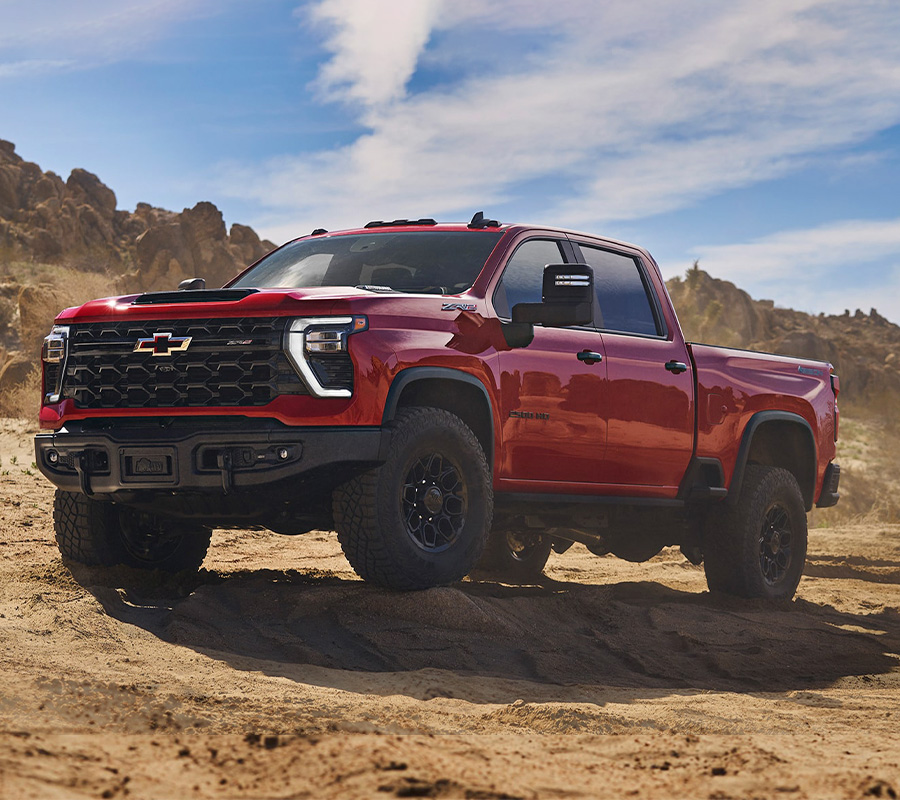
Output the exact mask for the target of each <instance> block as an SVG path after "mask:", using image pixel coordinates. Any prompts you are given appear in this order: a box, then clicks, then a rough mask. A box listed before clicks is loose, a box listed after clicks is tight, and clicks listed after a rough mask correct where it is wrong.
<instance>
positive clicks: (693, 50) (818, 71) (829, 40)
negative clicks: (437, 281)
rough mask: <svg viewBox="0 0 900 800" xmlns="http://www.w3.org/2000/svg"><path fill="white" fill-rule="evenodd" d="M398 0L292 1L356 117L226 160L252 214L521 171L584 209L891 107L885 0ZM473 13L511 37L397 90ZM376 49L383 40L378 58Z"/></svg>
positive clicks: (487, 188)
mask: <svg viewBox="0 0 900 800" xmlns="http://www.w3.org/2000/svg"><path fill="white" fill-rule="evenodd" d="M410 3H411V5H412V6H414V7H415V8H417V9H419V10H418V11H417V12H416V13H413V14H411V15H409V19H406V20H405V21H404V15H403V14H399V13H398V14H393V13H392V14H391V15H390V24H387V23H383V22H374V23H373V22H372V21H371V19H370V18H369V17H368V16H366V14H365V13H363V12H362V11H361V9H364V8H370V7H371V5H370V4H368V3H366V2H365V0H322V2H318V3H316V4H314V5H313V6H312V7H311V9H308V11H311V12H312V13H313V14H314V15H318V17H319V18H321V19H324V20H329V21H330V22H331V24H332V25H333V26H335V27H333V29H331V33H330V34H328V36H327V37H326V41H325V45H326V47H327V48H328V50H329V52H330V53H331V54H332V55H331V57H330V58H329V60H328V61H327V62H326V63H325V64H323V66H322V69H321V73H320V78H319V83H320V85H321V86H327V87H331V88H332V89H333V90H334V91H335V92H337V96H339V97H340V98H341V99H350V100H356V101H358V102H359V112H358V124H359V135H358V138H357V139H356V140H355V141H353V142H352V143H351V144H349V145H346V146H343V147H339V148H336V149H333V150H326V151H320V152H313V153H301V154H297V155H295V156H288V157H284V158H280V159H277V160H274V161H271V162H269V163H266V164H262V165H260V164H244V165H242V166H241V165H234V164H230V165H228V170H227V173H228V175H226V176H223V178H222V184H223V188H224V189H225V190H226V191H229V190H230V191H231V192H233V193H235V194H238V195H240V196H243V197H247V196H248V195H249V196H250V197H251V198H254V199H256V200H258V201H259V202H260V203H261V204H262V205H263V206H264V207H266V208H268V209H269V210H270V211H269V215H268V216H267V217H266V218H265V219H259V220H257V221H256V222H257V224H259V225H262V227H264V229H265V231H266V233H267V234H268V235H270V236H273V237H278V238H286V237H287V236H288V235H289V232H296V231H297V230H303V229H305V228H306V227H308V226H309V225H313V226H317V225H321V224H325V225H326V226H329V227H330V226H333V225H345V224H348V223H353V222H355V221H357V220H360V219H364V218H367V216H368V215H371V214H373V213H374V214H378V215H384V216H392V215H393V216H406V215H410V214H412V215H419V214H429V215H434V214H438V215H444V216H446V215H448V214H457V216H458V215H459V214H460V213H461V212H465V211H471V210H472V209H473V208H475V207H476V206H477V207H481V206H483V205H488V206H491V207H494V208H495V210H498V207H499V208H500V209H502V205H503V203H504V202H507V201H513V200H515V199H516V197H517V193H518V192H519V191H520V187H522V186H525V185H529V184H530V183H531V182H534V181H542V182H543V185H545V186H547V187H549V188H548V189H547V193H546V196H545V197H544V202H543V205H544V209H545V211H544V219H545V220H546V221H547V222H555V223H558V224H564V225H569V226H579V227H599V226H602V225H603V224H604V222H607V221H609V220H614V219H635V218H640V217H645V216H648V215H651V214H655V213H659V212H662V211H666V210H671V209H675V208H680V207H684V206H686V205H690V204H692V203H694V202H696V201H698V200H699V199H702V198H705V197H709V196H711V195H714V194H716V193H718V192H721V191H723V190H726V189H730V188H734V187H740V186H746V185H749V184H752V183H754V182H756V181H760V180H763V179H768V178H773V177H777V176H782V175H785V174H788V173H789V172H790V171H791V170H795V169H798V168H799V167H802V166H803V165H804V164H806V163H807V161H808V160H809V159H811V158H814V157H817V156H818V155H820V154H822V153H824V152H827V151H828V150H829V149H830V148H837V147H844V146H847V145H850V144H854V143H858V142H860V141H863V140H865V139H866V138H867V137H869V136H871V135H872V134H873V133H875V132H877V131H879V130H882V129H884V128H886V127H889V126H891V125H893V124H896V123H897V122H898V121H900V53H898V49H897V46H896V42H897V41H898V40H900V15H897V14H896V5H895V4H894V3H893V2H892V0H858V2H853V3H848V2H844V0H735V2H732V3H728V4H718V3H710V2H708V0H683V2H680V3H678V4H672V3H669V2H667V1H666V0H634V1H633V2H629V3H603V4H585V3H583V2H580V0H579V1H576V0H558V2H555V3H554V4H553V10H552V12H550V11H548V10H547V6H546V4H545V3H542V2H537V1H536V0H494V2H492V3H483V2H475V0H457V2H455V3H453V4H451V3H449V2H448V0H444V1H443V2H441V3H440V4H438V2H437V0H430V1H429V2H422V3H416V2H414V1H413V0H410ZM369 24H372V25H377V26H378V27H377V28H375V29H373V30H372V32H371V34H372V35H371V37H367V36H366V35H365V32H366V30H367V25H369ZM429 26H430V30H429ZM482 29H489V30H491V31H492V35H493V36H495V37H498V38H497V41H498V42H501V43H502V42H503V41H504V37H518V38H515V41H516V42H517V43H519V44H520V45H522V47H523V48H524V49H525V51H526V52H525V53H523V54H520V55H515V56H511V54H510V52H509V49H508V48H504V47H500V46H498V47H497V48H496V49H495V51H494V50H490V49H488V50H487V51H486V52H484V53H483V54H482V58H483V59H484V64H483V65H482V67H491V69H490V70H487V69H485V68H482V69H481V71H480V73H479V74H478V75H477V76H476V75H471V74H468V73H464V77H461V78H459V79H454V77H453V74H452V71H451V70H445V72H444V73H443V74H442V80H440V81H438V82H437V83H435V84H434V85H433V87H432V88H422V87H421V86H420V87H419V88H418V90H417V91H414V92H410V91H409V89H408V84H409V79H410V76H411V75H412V74H413V69H414V65H415V63H416V60H417V59H418V60H419V62H421V61H422V59H430V61H432V62H434V63H439V64H443V65H448V64H452V63H453V60H454V52H453V48H454V46H455V44H454V42H455V41H456V40H455V39H454V34H455V33H460V32H462V31H468V30H474V31H478V30H482ZM394 30H396V33H393V32H392V31H394ZM460 35H461V33H460ZM429 36H431V38H430V39H429ZM369 38H371V39H378V41H377V43H373V42H371V41H369ZM526 45H527V46H526ZM529 47H530V48H531V49H529ZM376 52H377V53H380V54H384V53H391V54H392V56H391V57H390V58H387V60H386V61H385V64H384V66H383V68H381V67H379V66H378V60H377V58H375V55H376ZM529 54H531V55H529ZM534 54H537V55H534ZM532 205H533V203H532Z"/></svg>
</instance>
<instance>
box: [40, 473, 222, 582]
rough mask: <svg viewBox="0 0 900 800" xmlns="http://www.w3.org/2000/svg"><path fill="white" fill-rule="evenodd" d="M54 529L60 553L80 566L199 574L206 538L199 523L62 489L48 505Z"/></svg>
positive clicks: (206, 529) (205, 549)
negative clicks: (197, 572)
mask: <svg viewBox="0 0 900 800" xmlns="http://www.w3.org/2000/svg"><path fill="white" fill-rule="evenodd" d="M53 526H54V530H55V533H56V543H57V545H58V546H59V551H60V553H62V555H63V556H64V557H65V558H68V559H71V560H72V561H76V562H78V563H79V564H85V565H87V566H112V565H114V564H126V565H127V566H130V567H137V568H138V569H158V570H162V571H164V572H182V571H184V570H191V571H196V570H198V569H199V568H200V565H201V564H202V563H203V559H204V558H205V557H206V552H207V550H208V549H209V542H210V536H211V531H210V529H209V528H204V527H202V526H200V525H196V524H192V523H186V522H182V521H180V520H175V519H169V518H167V517H159V516H156V515H154V514H148V513H145V512H142V511H137V510H136V509H133V508H128V507H125V506H119V505H115V504H113V503H109V502H105V501H102V500H94V499H92V498H90V497H87V496H85V495H83V494H78V493H76V492H64V491H62V490H61V489H57V490H56V497H55V498H54V501H53Z"/></svg>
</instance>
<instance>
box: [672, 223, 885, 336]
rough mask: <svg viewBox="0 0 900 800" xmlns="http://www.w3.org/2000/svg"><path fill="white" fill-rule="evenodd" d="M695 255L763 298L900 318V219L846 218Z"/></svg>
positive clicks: (710, 248)
mask: <svg viewBox="0 0 900 800" xmlns="http://www.w3.org/2000/svg"><path fill="white" fill-rule="evenodd" d="M693 255H694V256H695V257H697V258H699V260H700V265H701V267H702V268H703V269H705V270H707V271H708V272H710V273H711V274H712V275H714V276H715V277H717V278H723V279H726V280H730V281H733V282H734V283H736V284H737V285H738V286H740V287H741V288H742V289H745V290H747V291H749V292H750V293H751V294H753V295H754V296H756V297H763V296H764V297H777V298H778V299H779V301H780V302H781V303H784V304H788V303H789V304H790V305H792V306H794V307H797V308H800V309H802V310H807V311H826V312H828V313H837V314H839V313H841V312H842V311H843V310H844V309H849V310H851V311H852V310H854V309H856V308H862V309H863V310H864V311H868V310H869V309H870V308H871V307H872V306H875V307H877V309H878V311H879V312H880V313H881V314H883V315H884V316H887V317H888V318H890V319H892V320H900V218H896V219H886V220H842V221H840V222H834V223H831V224H828V225H821V226H817V227H815V228H808V229H804V230H792V231H783V232H781V233H777V234H773V235H771V236H765V237H762V238H759V239H756V240H754V241H751V242H745V243H737V244H729V245H713V246H700V247H696V248H694V249H693ZM687 266H689V265H687V264H681V265H677V269H684V268H686V267H687ZM873 283H874V284H875V285H876V287H877V290H876V291H874V292H873V288H872V284H873ZM873 298H875V299H874V300H873Z"/></svg>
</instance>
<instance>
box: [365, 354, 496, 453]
mask: <svg viewBox="0 0 900 800" xmlns="http://www.w3.org/2000/svg"><path fill="white" fill-rule="evenodd" d="M424 380H444V381H458V382H459V383H465V384H467V385H469V386H473V387H474V388H476V389H477V390H478V391H479V392H480V393H481V395H482V397H484V402H485V404H486V406H487V412H488V426H489V431H488V442H487V444H488V448H487V449H488V452H485V457H486V458H487V462H488V464H493V463H494V404H493V403H492V402H491V395H490V393H489V392H488V390H487V387H486V386H485V385H484V384H483V383H482V382H481V381H480V380H479V379H478V378H476V377H475V376H474V375H472V374H470V373H468V372H463V371H462V370H459V369H453V368H452V367H408V368H407V369H404V370H401V371H400V372H398V373H397V375H396V376H395V377H394V380H393V381H392V382H391V387H390V389H388V394H387V398H386V399H385V402H384V412H383V413H382V416H381V424H382V426H384V425H386V424H387V423H388V422H390V421H391V420H392V419H394V417H396V416H397V408H398V406H399V404H400V396H401V395H402V394H403V391H404V390H405V389H406V388H407V387H408V386H409V385H410V384H412V383H416V382H418V381H424Z"/></svg>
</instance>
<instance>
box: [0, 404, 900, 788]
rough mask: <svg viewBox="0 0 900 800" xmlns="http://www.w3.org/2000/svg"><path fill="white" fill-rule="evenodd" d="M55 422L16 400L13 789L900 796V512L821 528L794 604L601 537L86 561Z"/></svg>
mask: <svg viewBox="0 0 900 800" xmlns="http://www.w3.org/2000/svg"><path fill="white" fill-rule="evenodd" d="M30 437H31V434H30V433H29V431H28V430H27V427H26V425H25V424H24V423H22V422H18V421H10V420H5V421H0V459H2V464H0V518H2V520H0V679H2V688H0V797H2V798H4V800H7V799H9V800H18V798H72V797H76V798H81V797H104V798H113V797H115V798H118V797H131V798H186V797H196V798H237V797H242V798H243V797H253V798H301V797H317V798H318V797H341V798H347V797H442V798H444V797H446V798H535V797H541V798H543V797H600V796H602V797H608V798H619V797H622V798H626V797H628V798H630V797H637V798H666V797H677V798H711V799H716V800H721V799H724V798H789V799H791V800H792V799H793V798H865V797H882V798H896V797H897V795H898V793H900V613H898V610H900V526H879V525H856V526H841V527H833V528H817V529H814V530H813V531H812V532H811V541H810V563H809V566H808V568H807V573H806V577H805V578H804V579H803V581H802V582H801V584H800V590H799V593H798V596H797V599H796V600H795V601H794V602H793V603H791V604H790V605H787V606H783V607H780V608H769V607H766V606H765V605H763V604H760V603H757V602H751V601H740V600H735V599H728V598H721V597H713V596H711V595H710V594H709V593H708V592H707V591H706V585H705V582H704V579H703V572H702V569H701V568H697V567H693V566H691V565H690V564H688V563H687V562H686V561H685V560H684V559H683V558H682V557H681V555H680V554H679V553H678V552H677V551H675V550H666V551H663V553H661V554H660V555H659V556H658V557H657V558H655V559H654V560H653V561H651V562H649V563H647V564H629V563H626V562H623V561H619V560H617V559H614V558H611V557H610V558H598V557H597V556H594V555H591V554H590V553H588V552H587V550H585V549H584V548H582V547H581V546H578V545H576V546H575V547H573V548H572V549H571V550H569V551H568V552H567V553H565V554H563V555H553V556H552V557H551V561H550V565H549V567H548V580H547V581H546V582H545V583H544V584H542V585H541V586H532V587H510V586H505V585H501V584H496V583H487V582H476V581H469V580H467V581H464V582H462V583H460V584H458V585H456V586H453V587H449V588H443V589H433V590H430V591H426V592H419V593H412V594H394V593H390V592H386V591H383V590H380V589H377V588H373V587H370V586H367V585H365V584H363V583H362V582H361V581H359V580H358V579H357V578H356V576H355V575H354V574H353V573H352V571H351V570H350V569H349V567H348V565H347V563H346V562H345V561H344V559H343V557H342V555H341V553H340V549H339V547H338V544H337V542H336V539H335V536H334V534H331V533H314V534H308V535H305V536H301V537H294V538H291V537H283V536H277V535H274V534H268V533H264V532H256V531H219V532H217V533H215V534H214V536H213V545H212V548H211V550H210V554H209V556H208V558H207V560H206V562H205V564H204V569H203V570H202V571H201V573H200V575H199V576H197V577H192V578H181V579H176V580H169V581H168V582H162V581H160V580H159V579H158V578H157V577H155V576H152V575H151V576H142V575H139V574H136V573H134V572H130V571H127V570H124V569H122V570H119V571H113V572H112V573H106V574H103V573H98V572H92V571H90V570H80V571H76V573H75V574H74V575H73V574H72V573H71V572H70V571H69V569H68V568H67V567H66V566H65V565H64V564H63V563H62V561H61V559H60V556H59V553H58V551H57V549H56V546H55V544H54V541H53V532H52V523H51V507H52V497H53V495H52V489H51V487H50V486H49V484H47V483H46V482H45V481H44V479H43V478H42V477H41V476H40V474H39V473H37V471H36V470H35V469H34V468H33V467H31V463H32V461H33V455H32V451H31V438H30ZM125 586H128V587H129V588H128V589H127V590H126V589H124V588H119V587H125Z"/></svg>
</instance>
